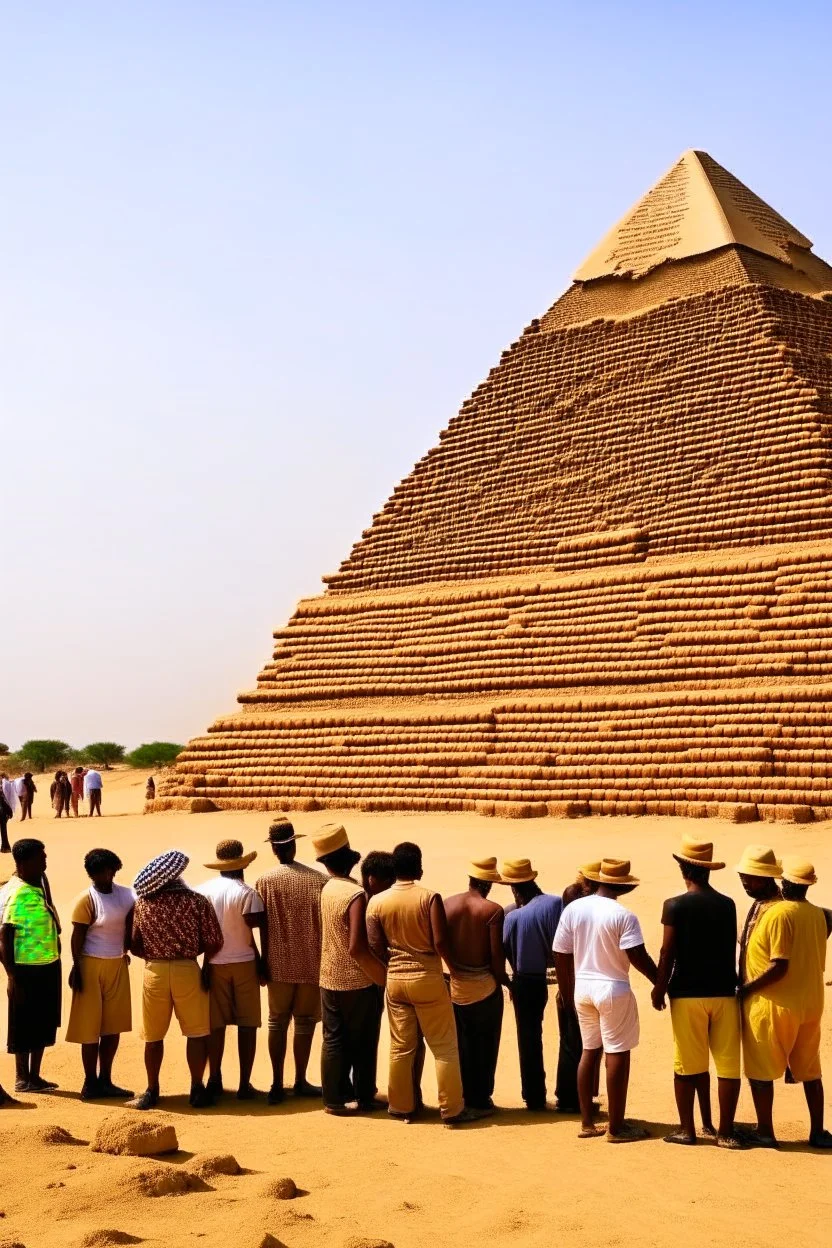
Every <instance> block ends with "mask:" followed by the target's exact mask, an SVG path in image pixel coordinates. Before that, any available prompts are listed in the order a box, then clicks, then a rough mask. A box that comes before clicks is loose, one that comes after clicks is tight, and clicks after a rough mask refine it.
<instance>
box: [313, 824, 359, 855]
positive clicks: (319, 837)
mask: <svg viewBox="0 0 832 1248" xmlns="http://www.w3.org/2000/svg"><path fill="white" fill-rule="evenodd" d="M349 847H350V839H349V837H348V836H347V829H346V828H345V827H344V825H343V824H342V823H325V824H324V825H323V827H320V828H318V831H317V832H316V833H315V835H314V836H313V837H312V848H313V849H314V850H315V857H316V858H318V859H320V858H325V857H326V855H327V854H334V853H335V851H336V849H349Z"/></svg>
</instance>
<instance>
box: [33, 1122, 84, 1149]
mask: <svg viewBox="0 0 832 1248" xmlns="http://www.w3.org/2000/svg"><path fill="white" fill-rule="evenodd" d="M32 1135H33V1136H34V1138H35V1139H36V1140H37V1141H38V1143H39V1144H77V1143H78V1141H77V1140H76V1139H75V1137H74V1136H73V1135H72V1133H71V1132H70V1131H67V1130H66V1128H65V1127H58V1126H56V1125H55V1124H54V1123H51V1122H50V1123H47V1124H46V1125H45V1126H42V1127H35V1129H34V1131H33V1132H32Z"/></svg>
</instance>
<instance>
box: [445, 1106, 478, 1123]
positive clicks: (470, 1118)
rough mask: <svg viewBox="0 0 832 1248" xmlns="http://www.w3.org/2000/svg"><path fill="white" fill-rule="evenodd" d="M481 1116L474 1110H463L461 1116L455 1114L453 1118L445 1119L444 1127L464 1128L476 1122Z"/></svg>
mask: <svg viewBox="0 0 832 1248" xmlns="http://www.w3.org/2000/svg"><path fill="white" fill-rule="evenodd" d="M478 1117H479V1115H478V1114H477V1112H476V1110H474V1109H463V1111H462V1113H461V1114H454V1116H453V1118H443V1119H442V1126H443V1127H463V1126H465V1124H466V1123H468V1122H476V1121H477V1118H478Z"/></svg>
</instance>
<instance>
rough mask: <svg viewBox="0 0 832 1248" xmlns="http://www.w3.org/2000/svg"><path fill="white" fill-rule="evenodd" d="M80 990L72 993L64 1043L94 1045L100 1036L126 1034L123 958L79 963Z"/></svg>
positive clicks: (128, 1013) (126, 987) (128, 1017)
mask: <svg viewBox="0 0 832 1248" xmlns="http://www.w3.org/2000/svg"><path fill="white" fill-rule="evenodd" d="M80 969H81V991H80V992H73V994H72V1004H71V1006H70V1008H69V1026H68V1027H67V1029H66V1036H65V1037H64V1038H65V1039H66V1040H68V1041H69V1042H70V1044H97V1043H98V1041H99V1040H100V1039H101V1037H102V1036H118V1035H120V1034H121V1033H122V1032H124V1031H130V1029H131V1027H132V1025H133V1021H132V1013H131V1008H130V972H129V971H128V969H127V959H126V958H93V957H91V956H90V955H89V954H83V955H82V957H81V960H80Z"/></svg>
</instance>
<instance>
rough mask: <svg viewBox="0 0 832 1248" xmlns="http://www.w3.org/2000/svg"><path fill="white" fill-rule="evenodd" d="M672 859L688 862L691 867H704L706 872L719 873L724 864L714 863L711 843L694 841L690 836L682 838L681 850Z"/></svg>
mask: <svg viewBox="0 0 832 1248" xmlns="http://www.w3.org/2000/svg"><path fill="white" fill-rule="evenodd" d="M673 857H674V858H675V859H676V861H677V862H689V863H690V864H691V866H693V867H704V868H705V870H706V871H721V870H722V868H723V867H724V866H725V863H724V862H714V843H713V841H694V840H693V838H692V837H690V836H683V837H682V848H681V849H680V850H679V852H678V854H674V855H673Z"/></svg>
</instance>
